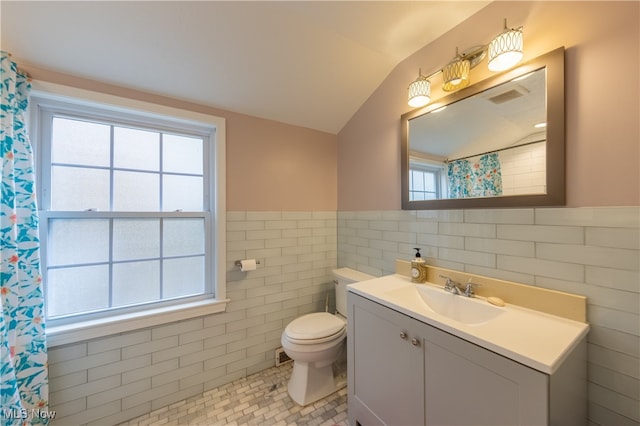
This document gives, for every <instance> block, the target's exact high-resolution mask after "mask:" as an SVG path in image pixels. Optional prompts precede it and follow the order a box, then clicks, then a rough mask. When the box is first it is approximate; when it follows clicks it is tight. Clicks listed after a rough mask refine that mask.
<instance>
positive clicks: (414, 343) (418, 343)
mask: <svg viewBox="0 0 640 426" xmlns="http://www.w3.org/2000/svg"><path fill="white" fill-rule="evenodd" d="M411 344H412V345H413V346H420V340H418V339H415V338H414V339H411Z"/></svg>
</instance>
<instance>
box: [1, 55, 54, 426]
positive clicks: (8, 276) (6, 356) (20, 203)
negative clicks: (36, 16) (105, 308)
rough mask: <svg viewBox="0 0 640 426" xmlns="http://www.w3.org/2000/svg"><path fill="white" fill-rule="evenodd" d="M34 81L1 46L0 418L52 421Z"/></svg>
mask: <svg viewBox="0 0 640 426" xmlns="http://www.w3.org/2000/svg"><path fill="white" fill-rule="evenodd" d="M30 89H31V85H30V82H29V80H28V78H27V76H26V75H24V74H23V73H21V72H19V71H18V67H17V65H16V63H15V62H14V61H12V59H11V57H10V55H9V54H8V53H6V52H0V101H1V104H0V160H1V161H2V180H1V181H0V191H1V192H0V195H1V197H2V198H1V201H0V239H1V240H0V249H1V251H0V253H1V254H0V262H1V264H0V362H1V364H0V407H1V408H0V424H2V425H14V424H15V425H23V424H27V425H28V424H47V423H48V418H47V415H46V413H47V412H48V410H47V405H48V403H47V399H48V387H49V385H48V375H47V346H46V340H45V331H44V300H43V294H42V286H41V283H42V278H41V275H40V242H39V238H38V209H37V206H36V196H35V180H34V175H33V152H32V150H31V144H30V143H29V138H28V135H27V129H26V127H25V120H24V117H25V113H26V108H27V98H28V94H29V91H30Z"/></svg>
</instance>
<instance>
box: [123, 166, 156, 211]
mask: <svg viewBox="0 0 640 426" xmlns="http://www.w3.org/2000/svg"><path fill="white" fill-rule="evenodd" d="M158 177H159V175H158V174H155V173H137V172H121V171H114V172H113V188H114V190H113V192H114V195H113V210H114V211H130V212H131V211H158V210H160V188H159V179H158Z"/></svg>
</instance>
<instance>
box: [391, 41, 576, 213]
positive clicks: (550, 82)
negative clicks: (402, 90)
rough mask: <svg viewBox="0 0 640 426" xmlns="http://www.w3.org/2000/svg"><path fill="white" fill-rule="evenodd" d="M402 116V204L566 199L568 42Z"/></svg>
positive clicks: (525, 203)
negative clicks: (566, 79) (565, 49)
mask: <svg viewBox="0 0 640 426" xmlns="http://www.w3.org/2000/svg"><path fill="white" fill-rule="evenodd" d="M401 121H402V155H401V161H402V165H401V166H402V168H401V171H402V208H403V209H405V210H429V209H451V208H478V207H481V208H488V207H526V206H557V205H563V204H564V203H565V157H564V155H565V154H564V150H565V142H564V138H565V129H564V48H558V49H556V50H554V51H551V52H549V53H547V54H545V55H542V56H540V57H538V58H536V59H534V60H532V61H529V62H527V63H525V64H523V65H521V66H519V67H517V68H514V69H512V70H509V71H506V72H504V73H502V74H499V75H496V76H494V77H491V78H488V79H486V80H483V81H480V82H478V83H476V84H474V85H472V86H469V87H467V88H465V89H463V90H460V91H458V92H455V93H453V94H451V95H448V96H446V97H445V98H442V99H440V100H438V101H436V102H433V103H431V104H430V105H427V106H426V107H423V108H420V109H416V110H414V111H410V112H408V113H406V114H403V115H402V117H401Z"/></svg>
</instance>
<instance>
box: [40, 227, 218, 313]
mask: <svg viewBox="0 0 640 426" xmlns="http://www.w3.org/2000/svg"><path fill="white" fill-rule="evenodd" d="M97 225H99V227H98V228H96V229H98V232H99V235H101V237H98V238H96V234H95V231H94V230H92V228H95V227H96V226H97ZM48 226H49V229H50V232H49V235H50V240H51V242H50V245H49V247H50V251H51V253H50V255H49V256H48V259H49V260H48V262H47V263H48V266H47V279H46V283H47V284H48V285H47V287H46V288H47V292H46V293H47V316H48V318H55V317H57V316H65V315H73V314H81V313H84V312H93V311H103V310H108V309H111V308H117V307H120V306H129V305H135V304H136V303H148V302H150V301H154V300H156V301H164V300H169V299H174V298H179V297H186V296H192V295H197V294H202V293H203V292H204V291H205V274H204V259H205V257H206V254H205V249H204V246H205V240H204V235H205V232H204V229H205V219H204V217H201V218H187V219H176V218H162V219H160V220H159V222H158V219H139V218H135V219H132V218H117V219H97V220H94V219H58V218H52V219H49V225H48ZM158 228H159V229H158ZM160 230H161V231H160ZM158 231H159V232H158ZM107 234H108V235H107ZM143 234H146V235H147V237H144V238H143V237H142V235H143ZM180 234H182V238H180ZM156 239H157V240H156ZM153 241H157V242H156V243H154V242H153ZM160 241H163V242H162V244H160ZM158 244H160V245H158ZM163 247H164V248H163ZM96 271H100V273H98V272H96ZM92 288H97V289H99V291H98V292H97V293H95V294H93V293H92V292H91V289H92ZM74 289H75V290H74ZM76 290H77V292H76ZM151 295H154V298H151ZM74 309H77V311H74Z"/></svg>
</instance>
